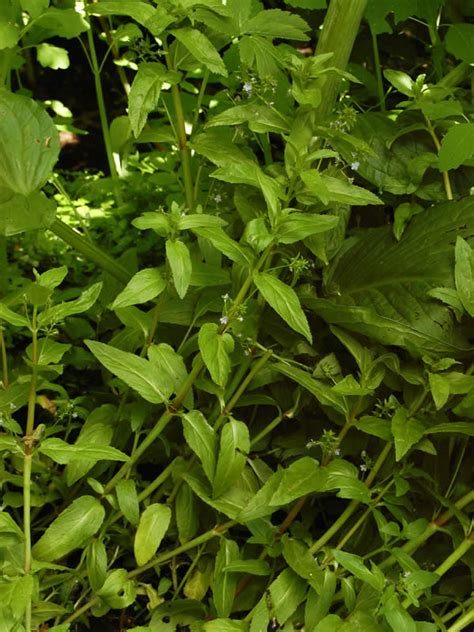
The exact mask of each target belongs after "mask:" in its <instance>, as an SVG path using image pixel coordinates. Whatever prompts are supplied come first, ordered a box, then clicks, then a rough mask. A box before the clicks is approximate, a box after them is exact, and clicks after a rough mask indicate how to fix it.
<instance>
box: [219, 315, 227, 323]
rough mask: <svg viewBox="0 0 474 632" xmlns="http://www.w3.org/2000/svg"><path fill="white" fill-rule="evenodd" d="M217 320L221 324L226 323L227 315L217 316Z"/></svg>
mask: <svg viewBox="0 0 474 632" xmlns="http://www.w3.org/2000/svg"><path fill="white" fill-rule="evenodd" d="M219 322H220V324H221V325H227V323H228V322H229V317H228V316H221V317H220V318H219Z"/></svg>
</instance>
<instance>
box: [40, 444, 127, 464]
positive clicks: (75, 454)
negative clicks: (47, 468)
mask: <svg viewBox="0 0 474 632" xmlns="http://www.w3.org/2000/svg"><path fill="white" fill-rule="evenodd" d="M38 450H39V452H41V453H42V454H45V455H46V456H48V457H49V458H50V459H52V460H53V461H55V462H56V463H60V464H61V465H66V463H71V461H82V460H84V461H93V462H96V461H103V460H105V461H128V456H127V455H126V454H124V453H123V452H120V450H117V449H116V448H112V447H110V446H100V445H95V444H93V443H90V444H85V443H84V442H81V443H76V444H74V445H71V444H69V443H66V442H65V441H63V440H62V439H57V438H56V439H54V438H53V439H45V440H44V441H42V442H41V445H40V447H39V448H38Z"/></svg>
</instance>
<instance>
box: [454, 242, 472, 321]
mask: <svg viewBox="0 0 474 632" xmlns="http://www.w3.org/2000/svg"><path fill="white" fill-rule="evenodd" d="M455 260H456V263H455V266H454V279H455V281H456V290H457V293H458V296H459V298H460V299H461V303H462V305H463V307H464V309H465V310H466V312H467V313H468V314H469V316H474V253H473V251H472V248H471V246H470V245H469V244H468V243H467V241H466V240H465V239H463V238H462V237H459V236H458V237H457V239H456V250H455Z"/></svg>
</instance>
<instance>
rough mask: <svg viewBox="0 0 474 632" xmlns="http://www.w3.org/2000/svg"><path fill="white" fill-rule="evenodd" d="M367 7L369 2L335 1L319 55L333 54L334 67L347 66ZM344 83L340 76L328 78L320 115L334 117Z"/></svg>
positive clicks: (357, 0)
mask: <svg viewBox="0 0 474 632" xmlns="http://www.w3.org/2000/svg"><path fill="white" fill-rule="evenodd" d="M366 4H367V0H351V2H347V0H331V4H330V5H329V8H328V10H327V13H326V17H325V18H324V24H323V28H322V31H321V35H320V37H319V40H318V45H317V47H316V55H322V54H324V53H333V56H332V58H331V59H330V62H329V63H330V65H331V66H332V67H335V68H339V69H340V70H344V69H345V67H346V66H347V62H348V61H349V57H350V55H351V52H352V48H353V46H354V42H355V38H356V36H357V33H358V31H359V26H360V23H361V20H362V16H363V14H364V10H365V6H366ZM340 81H341V78H340V76H339V75H337V74H336V73H331V74H328V75H326V77H325V82H324V84H323V85H322V87H321V92H322V94H321V96H322V99H321V104H320V105H319V107H318V108H317V112H318V113H319V114H320V115H322V116H323V117H324V116H327V115H328V114H330V113H331V112H332V110H333V108H334V105H335V104H336V100H337V94H338V90H339V84H340Z"/></svg>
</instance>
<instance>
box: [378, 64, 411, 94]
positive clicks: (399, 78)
mask: <svg viewBox="0 0 474 632" xmlns="http://www.w3.org/2000/svg"><path fill="white" fill-rule="evenodd" d="M383 74H384V76H385V79H387V81H389V82H390V83H391V84H392V86H393V87H394V88H395V89H396V90H398V91H399V92H401V93H402V94H404V95H406V96H407V97H413V96H414V92H413V86H414V85H415V82H414V81H413V79H412V78H411V77H410V76H409V75H407V74H406V72H402V71H401V70H389V69H388V70H384V71H383Z"/></svg>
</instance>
